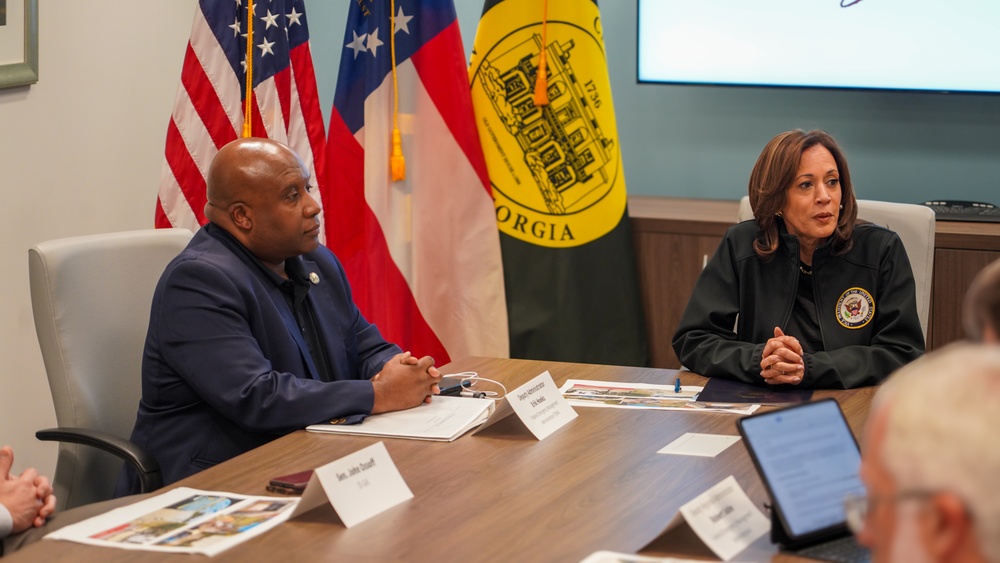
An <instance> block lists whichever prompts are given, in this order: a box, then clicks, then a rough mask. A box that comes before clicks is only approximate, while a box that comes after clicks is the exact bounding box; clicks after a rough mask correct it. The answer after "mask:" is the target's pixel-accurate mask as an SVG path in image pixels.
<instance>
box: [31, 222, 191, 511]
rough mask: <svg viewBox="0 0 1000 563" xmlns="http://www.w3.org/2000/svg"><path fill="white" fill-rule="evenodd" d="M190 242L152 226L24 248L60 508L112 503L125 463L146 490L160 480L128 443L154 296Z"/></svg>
mask: <svg viewBox="0 0 1000 563" xmlns="http://www.w3.org/2000/svg"><path fill="white" fill-rule="evenodd" d="M191 236H192V235H191V232H190V231H187V230H184V229H162V230H155V229H150V230H145V231H130V232H122V233H110V234H102V235H92V236H81V237H73V238H65V239H59V240H51V241H48V242H43V243H40V244H38V245H36V246H34V247H33V248H31V250H29V251H28V271H29V278H30V284H31V308H32V311H33V313H34V318H35V331H36V332H37V334H38V344H39V346H40V347H41V350H42V359H43V360H44V362H45V371H46V373H47V374H48V380H49V387H50V389H51V392H52V402H53V403H54V404H55V411H56V421H57V423H58V424H59V428H54V429H49V430H41V431H39V432H37V433H36V436H37V437H38V438H39V439H40V440H57V441H59V442H60V444H59V456H58V460H57V462H56V474H55V478H54V480H53V485H54V488H55V494H56V497H57V498H58V499H59V509H66V508H72V507H74V506H79V505H82V504H88V503H90V502H95V501H99V500H104V499H108V498H111V497H112V494H113V492H114V486H115V482H116V480H117V478H118V473H119V471H120V470H121V467H122V459H125V460H126V461H128V462H129V463H132V464H133V465H134V466H135V467H136V468H137V469H138V470H139V472H140V475H141V476H142V479H143V489H144V491H145V490H153V489H155V488H159V486H160V484H161V483H162V481H161V477H160V474H159V466H158V465H157V464H156V461H155V460H153V458H152V457H150V456H149V455H148V454H146V453H145V452H143V451H142V450H140V449H139V448H138V447H137V446H135V445H134V444H132V443H131V442H129V441H128V440H127V439H126V438H128V436H129V435H130V434H131V432H132V426H133V425H134V424H135V415H136V408H137V406H138V404H139V397H140V396H141V372H140V369H141V363H142V350H143V346H144V344H145V339H146V329H147V328H148V326H147V325H148V324H149V310H150V304H151V302H152V298H153V290H154V289H155V287H156V283H157V281H158V280H159V278H160V275H161V274H162V273H163V270H164V268H165V267H166V265H167V263H168V262H169V261H170V260H172V259H173V258H174V257H175V256H177V254H179V253H180V251H181V250H182V249H183V248H184V247H185V246H186V245H187V243H188V241H189V240H190V239H191ZM81 444H86V446H87V447H83V446H81ZM102 450H103V451H102ZM106 452H107V453H106ZM111 454H113V455H111ZM115 456H117V457H115Z"/></svg>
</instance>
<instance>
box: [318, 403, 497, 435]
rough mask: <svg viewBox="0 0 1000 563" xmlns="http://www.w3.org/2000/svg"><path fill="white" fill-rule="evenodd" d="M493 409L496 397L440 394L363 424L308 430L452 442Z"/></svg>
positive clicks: (477, 423) (376, 415)
mask: <svg viewBox="0 0 1000 563" xmlns="http://www.w3.org/2000/svg"><path fill="white" fill-rule="evenodd" d="M491 412H493V401H491V400H488V399H473V398H470V397H440V396H437V397H434V398H433V399H432V400H431V402H430V403H424V404H422V405H420V406H419V407H414V408H412V409H407V410H405V411H396V412H387V413H383V414H373V415H371V416H369V417H368V418H366V419H365V421H364V422H362V423H361V424H314V425H312V426H309V427H307V428H306V430H308V431H309V432H330V433H334V434H354V435H359V436H380V437H384V438H409V439H412V440H433V441H437V442H451V441H454V440H455V439H457V438H458V437H459V436H461V435H462V434H465V433H466V432H468V431H469V430H471V429H473V428H475V427H476V426H479V425H480V424H482V423H483V422H484V421H485V420H486V419H487V418H489V416H490V413H491Z"/></svg>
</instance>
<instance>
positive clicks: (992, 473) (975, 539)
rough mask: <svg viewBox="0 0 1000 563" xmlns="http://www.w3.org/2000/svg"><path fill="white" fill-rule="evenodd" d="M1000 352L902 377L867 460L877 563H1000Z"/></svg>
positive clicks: (896, 378) (870, 438)
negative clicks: (945, 562)
mask: <svg viewBox="0 0 1000 563" xmlns="http://www.w3.org/2000/svg"><path fill="white" fill-rule="evenodd" d="M998 429H1000V348H994V347H987V346H981V345H973V344H961V345H954V346H951V347H948V348H946V349H944V350H942V351H939V352H936V353H932V354H928V355H927V356H925V357H924V358H922V359H920V360H917V361H916V362H913V363H912V364H910V365H908V366H906V367H904V368H903V369H901V370H899V371H898V372H897V373H896V374H894V375H893V376H892V378H890V380H889V381H888V382H887V383H886V384H885V385H883V387H882V389H880V390H879V392H878V395H877V396H876V398H875V402H874V404H873V406H872V414H871V418H870V419H869V421H868V427H867V429H866V432H865V441H864V446H863V451H862V464H861V477H862V479H863V480H864V482H865V485H866V486H867V488H868V514H867V518H866V520H865V526H864V530H863V531H862V532H861V533H860V534H859V539H860V540H861V542H862V543H864V544H866V545H868V546H869V547H871V548H872V555H873V560H874V561H898V562H904V561H905V562H907V563H910V562H912V563H919V562H921V561H993V562H1000V492H998V491H997V486H996V482H997V476H998V475H1000V447H998V446H1000V440H998V439H997V436H996V433H997V431H998Z"/></svg>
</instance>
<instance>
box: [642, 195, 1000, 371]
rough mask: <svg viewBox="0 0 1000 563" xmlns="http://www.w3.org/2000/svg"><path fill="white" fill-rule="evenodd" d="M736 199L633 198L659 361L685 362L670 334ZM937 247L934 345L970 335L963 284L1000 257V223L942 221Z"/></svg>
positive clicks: (732, 218) (649, 331) (730, 219)
mask: <svg viewBox="0 0 1000 563" xmlns="http://www.w3.org/2000/svg"><path fill="white" fill-rule="evenodd" d="M738 207H739V203H738V202H736V201H718V200H699V199H681V198H664V197H645V196H633V197H630V198H629V215H630V216H631V218H632V236H633V240H634V241H635V254H636V263H637V267H638V270H639V286H640V291H641V293H642V299H643V305H644V312H645V316H646V335H647V338H648V340H649V355H650V361H651V364H652V366H653V367H658V368H677V367H680V363H679V362H678V360H677V356H676V355H674V351H673V348H672V347H671V345H670V341H671V339H672V338H673V335H674V331H675V330H676V329H677V324H678V323H679V322H680V318H681V315H682V314H683V313H684V308H685V307H686V306H687V302H688V299H690V298H691V292H692V291H693V290H694V285H695V282H696V281H697V280H698V275H699V274H700V273H701V269H702V267H703V266H704V264H705V262H706V261H707V259H708V258H710V257H711V256H712V254H713V253H714V252H715V249H716V248H717V247H718V246H719V242H720V241H721V240H722V236H723V235H724V234H725V232H726V229H728V228H729V227H731V226H732V225H733V224H735V223H736V212H737V209H738ZM934 248H935V250H934V278H933V285H932V287H931V313H930V327H929V330H928V349H934V348H940V347H941V346H944V345H945V344H947V343H949V342H954V341H955V340H960V339H961V338H963V337H964V332H963V331H962V325H961V313H962V311H961V309H962V300H963V298H964V297H965V290H966V288H968V287H969V283H970V282H971V281H972V278H973V277H974V276H975V275H976V274H977V273H978V272H979V271H980V270H982V268H983V267H984V266H986V264H989V263H990V262H992V261H993V260H997V259H1000V223H955V222H944V221H940V222H938V223H937V232H936V234H935V240H934Z"/></svg>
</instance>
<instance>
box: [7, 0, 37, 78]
mask: <svg viewBox="0 0 1000 563" xmlns="http://www.w3.org/2000/svg"><path fill="white" fill-rule="evenodd" d="M35 82H38V0H0V88H10V87H11V86H24V85H26V84H34V83H35Z"/></svg>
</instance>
